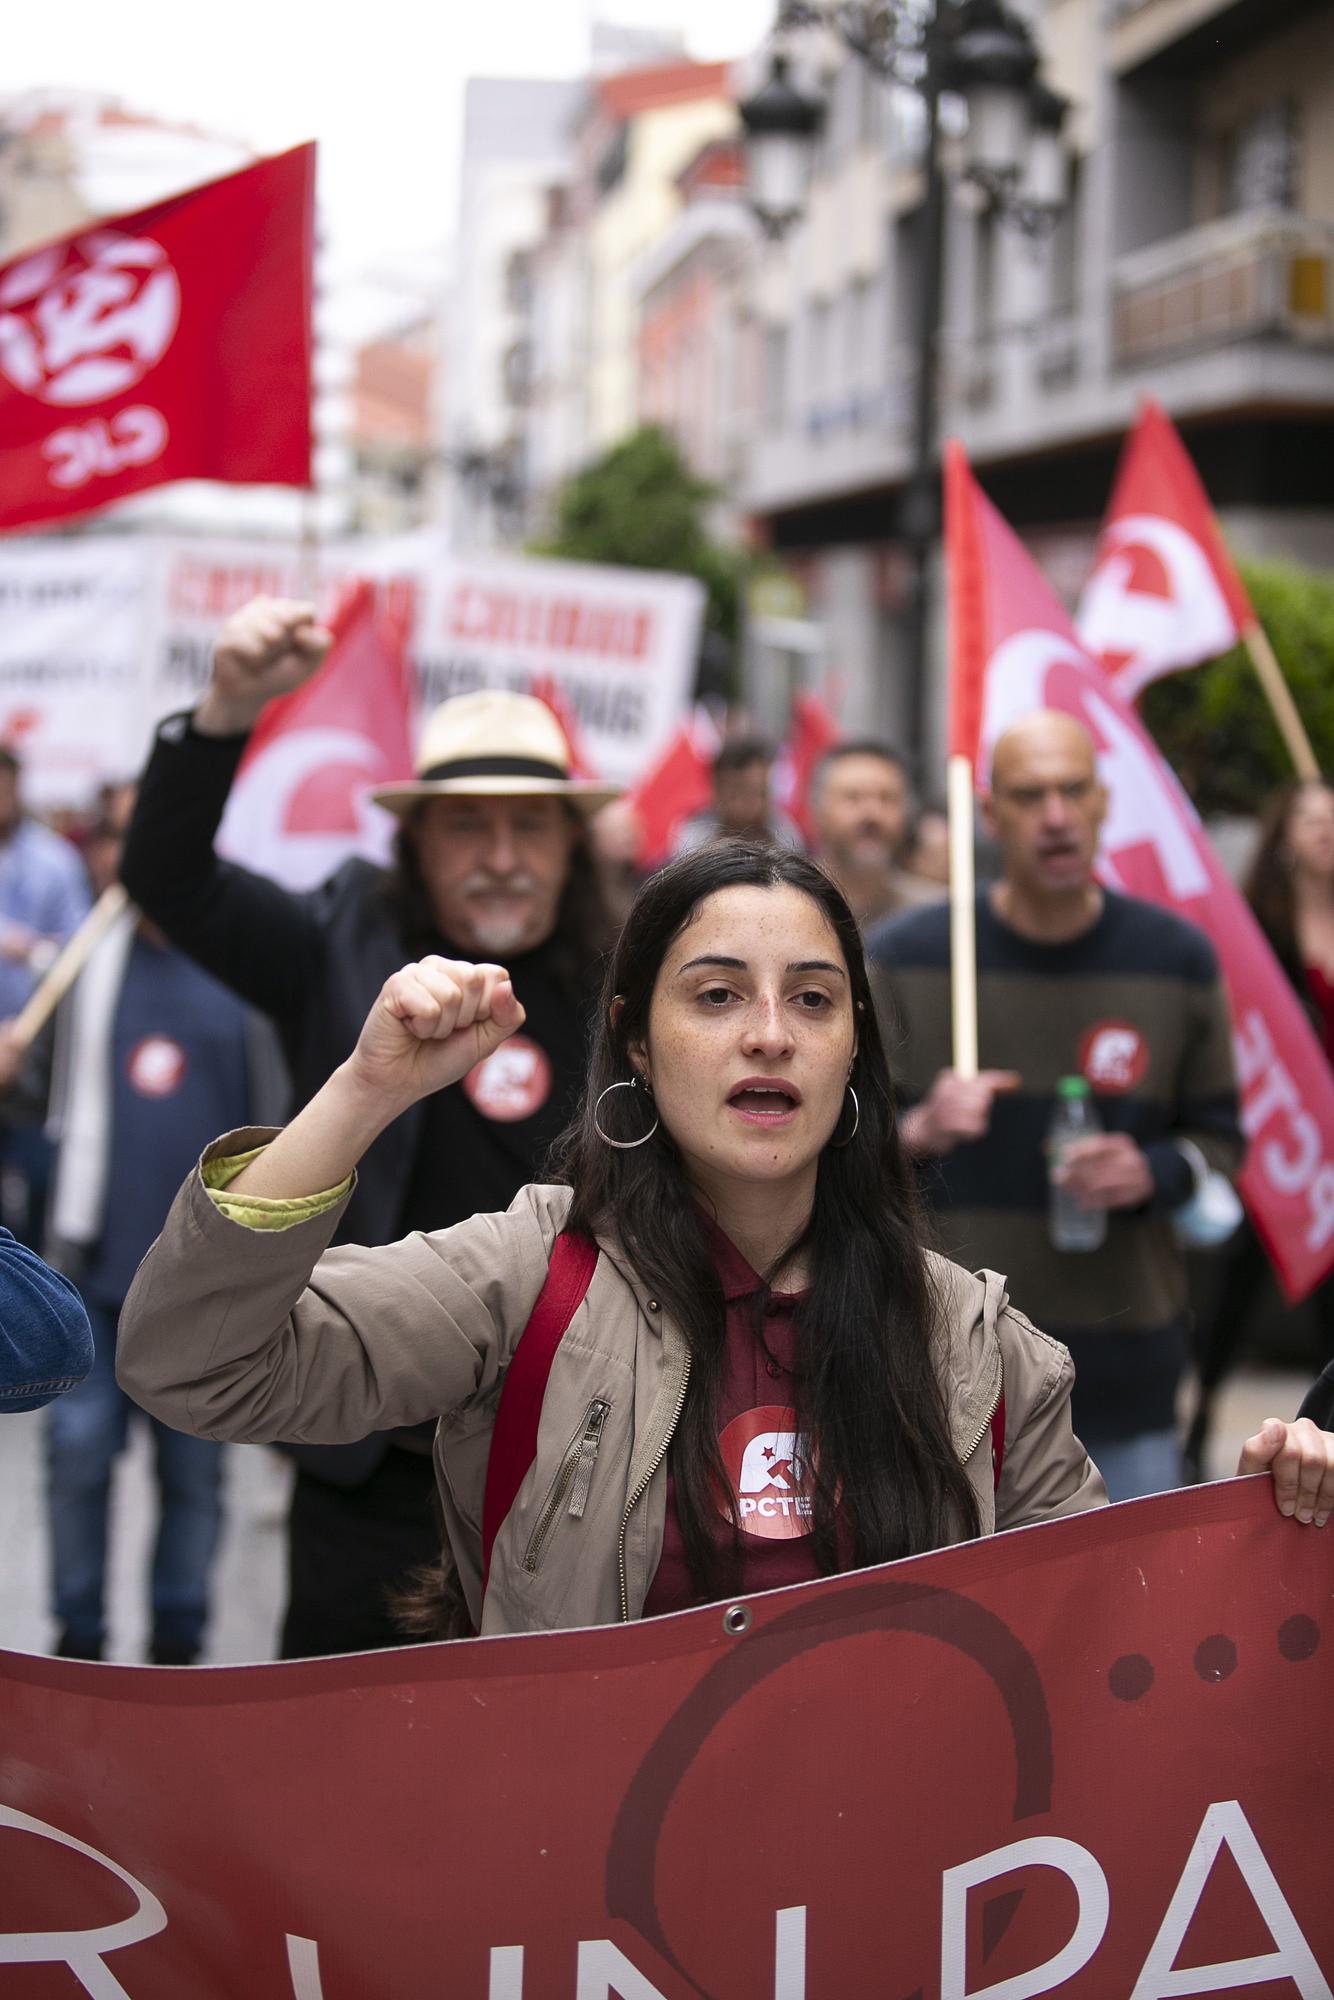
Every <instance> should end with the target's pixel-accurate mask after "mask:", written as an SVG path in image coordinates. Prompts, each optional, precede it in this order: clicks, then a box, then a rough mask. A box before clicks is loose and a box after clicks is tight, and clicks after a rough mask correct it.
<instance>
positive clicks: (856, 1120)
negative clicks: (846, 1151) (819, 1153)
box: [829, 1084, 862, 1153]
mask: <svg viewBox="0 0 1334 2000" xmlns="http://www.w3.org/2000/svg"><path fill="white" fill-rule="evenodd" d="M848 1096H849V1097H850V1098H851V1099H852V1130H851V1131H850V1132H849V1134H848V1136H847V1138H846V1139H838V1140H834V1139H831V1140H830V1141H829V1143H830V1145H831V1146H833V1147H834V1149H835V1151H836V1152H839V1153H841V1152H842V1151H843V1148H844V1147H845V1146H850V1145H851V1144H852V1142H853V1140H854V1139H855V1138H856V1136H857V1131H858V1128H859V1127H860V1125H861V1122H862V1108H861V1105H860V1104H859V1103H858V1102H857V1093H856V1091H855V1090H854V1089H853V1087H852V1085H851V1084H849V1085H848Z"/></svg>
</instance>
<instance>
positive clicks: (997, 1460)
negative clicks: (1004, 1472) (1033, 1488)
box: [991, 1389, 1005, 1493]
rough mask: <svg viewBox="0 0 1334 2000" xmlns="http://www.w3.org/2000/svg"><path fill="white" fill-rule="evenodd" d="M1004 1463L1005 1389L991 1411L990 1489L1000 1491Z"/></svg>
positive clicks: (995, 1491)
mask: <svg viewBox="0 0 1334 2000" xmlns="http://www.w3.org/2000/svg"><path fill="white" fill-rule="evenodd" d="M1004 1464H1005V1391H1004V1390H1003V1389H1002V1390H1001V1398H1000V1401H999V1402H998V1403H997V1405H996V1407H995V1409H994V1410H993V1411H992V1413H991V1479H992V1491H993V1492H994V1493H999V1492H1000V1482H1001V1468H1002V1466H1003V1465H1004Z"/></svg>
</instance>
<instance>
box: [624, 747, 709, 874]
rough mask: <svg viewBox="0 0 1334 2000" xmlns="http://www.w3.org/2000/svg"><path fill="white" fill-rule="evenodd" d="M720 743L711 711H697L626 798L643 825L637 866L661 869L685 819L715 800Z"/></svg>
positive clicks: (640, 825)
mask: <svg viewBox="0 0 1334 2000" xmlns="http://www.w3.org/2000/svg"><path fill="white" fill-rule="evenodd" d="M720 742H721V738H720V737H719V735H718V731H717V730H716V729H715V727H714V725H713V722H712V720H711V719H710V717H709V714H708V712H707V710H705V709H702V708H697V709H695V710H694V712H693V714H691V715H689V716H687V718H686V720H685V721H684V722H683V723H682V724H681V726H680V728H679V729H678V730H677V731H676V733H675V735H673V736H670V737H669V738H668V740H667V743H666V746H665V748H664V749H663V750H662V751H661V753H660V754H659V756H658V757H657V758H656V760H655V761H654V762H653V764H651V765H650V766H649V769H648V770H647V771H645V773H644V775H643V777H642V778H641V779H640V780H639V783H638V784H637V785H634V786H632V787H631V789H630V791H629V792H628V793H627V794H626V798H627V801H628V803H629V804H630V805H631V806H633V808H634V810H635V814H636V816H637V818H638V821H639V829H640V834H639V865H640V867H641V868H657V867H659V866H661V864H662V863H663V862H664V861H665V860H666V859H667V857H668V855H669V854H670V853H671V851H672V835H673V834H674V833H675V832H676V829H677V827H678V826H679V825H680V824H681V821H682V820H683V819H688V818H689V817H690V815H691V813H695V812H702V811H703V809H704V807H705V806H707V805H708V803H709V800H710V799H711V798H712V797H713V760H714V758H715V757H716V756H717V754H718V749H719V744H720Z"/></svg>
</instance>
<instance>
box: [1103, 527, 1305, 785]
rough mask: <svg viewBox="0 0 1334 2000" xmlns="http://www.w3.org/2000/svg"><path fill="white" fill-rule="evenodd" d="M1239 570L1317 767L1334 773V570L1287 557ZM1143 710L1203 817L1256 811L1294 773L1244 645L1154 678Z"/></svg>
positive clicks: (1165, 753)
mask: <svg viewBox="0 0 1334 2000" xmlns="http://www.w3.org/2000/svg"><path fill="white" fill-rule="evenodd" d="M1240 569H1241V573H1242V576H1243V578H1244V580H1245V583H1246V588H1247V590H1248V591H1249V592H1250V595H1251V602H1252V603H1253V604H1254V606H1255V610H1256V615H1257V617H1258V618H1259V620H1260V623H1261V624H1262V625H1263V627H1264V629H1265V631H1266V632H1267V633H1268V634H1269V640H1270V644H1271V645H1272V646H1273V648H1274V652H1275V654H1276V655H1277V657H1278V662H1279V665H1280V666H1281V667H1282V669H1283V672H1284V675H1285V677H1286V679H1287V682H1288V686H1289V687H1290V688H1291V689H1292V696H1293V700H1294V701H1295V702H1296V704H1297V712H1298V714H1299V715H1300V716H1301V718H1302V722H1303V723H1304V725H1305V727H1306V732H1307V734H1308V735H1309V737H1310V739H1311V743H1312V747H1313V748H1314V750H1315V754H1316V756H1317V758H1318V759H1319V761H1320V767H1321V769H1322V770H1324V771H1334V571H1329V570H1311V569H1304V568H1302V567H1301V566H1300V565H1299V564H1297V563H1289V562H1243V563H1242V564H1240ZM1141 713H1142V716H1143V719H1144V722H1145V724H1146V726H1147V727H1148V730H1149V733H1150V734H1151V735H1152V736H1153V738H1154V740H1155V742H1156V743H1157V744H1158V746H1159V748H1160V749H1161V750H1162V751H1163V754H1164V755H1165V756H1166V758H1167V760H1168V762H1169V763H1170V764H1171V765H1172V767H1173V769H1174V770H1175V771H1176V773H1177V776H1178V777H1179V778H1180V779H1181V782H1182V784H1183V785H1184V786H1185V787H1186V790H1187V791H1188V792H1189V793H1190V795H1191V797H1192V799H1194V801H1195V804H1196V806H1197V808H1198V809H1199V811H1200V812H1201V813H1202V814H1204V815H1205V817H1206V818H1207V817H1209V816H1210V815H1211V814H1214V813H1252V812H1255V811H1257V810H1258V808H1259V807H1260V805H1261V804H1262V803H1263V801H1264V799H1265V797H1266V795H1267V794H1268V793H1269V792H1270V791H1271V790H1272V789H1273V787H1274V786H1275V785H1277V784H1281V783H1282V782H1283V781H1284V780H1285V779H1287V778H1290V777H1291V776H1292V761H1291V759H1290V758H1289V756H1288V753H1287V751H1286V750H1285V749H1284V747H1283V739H1282V737H1281V736H1280V735H1279V733H1278V729H1277V726H1276V725H1275V722H1274V718H1273V715H1272V713H1271V711H1270V708H1269V704H1268V702H1267V701H1266V700H1265V697H1264V695H1263V693H1262V692H1261V688H1260V683H1259V680H1258V679H1257V678H1256V673H1255V669H1254V667H1253V666H1252V665H1251V660H1250V655H1249V654H1248V653H1247V652H1246V650H1245V648H1244V647H1242V646H1238V647H1236V648H1234V650H1233V651H1232V652H1230V653H1226V654H1224V656H1223V658H1222V659H1221V660H1215V661H1213V662H1211V663H1210V665H1208V666H1205V667H1197V668H1195V669H1193V670H1190V671H1187V672H1185V673H1179V674H1169V675H1168V676H1167V677H1166V678H1165V679H1164V680H1161V681H1155V682H1154V684H1153V686H1152V687H1149V688H1147V689H1146V690H1145V692H1144V695H1143V698H1142V702H1141Z"/></svg>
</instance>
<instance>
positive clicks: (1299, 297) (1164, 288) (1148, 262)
mask: <svg viewBox="0 0 1334 2000" xmlns="http://www.w3.org/2000/svg"><path fill="white" fill-rule="evenodd" d="M1113 284H1114V299H1113V349H1114V352H1115V356H1116V359H1117V361H1118V362H1121V363H1125V364H1129V363H1138V362H1144V361H1148V360H1154V359H1157V358H1158V357H1160V356H1162V355H1166V354H1170V353H1174V352H1177V351H1179V350H1181V349H1184V348H1200V347H1211V346H1217V345H1218V344H1220V343H1222V342H1227V341H1233V340H1253V339H1257V338H1261V337H1263V336H1266V335H1269V336H1276V337H1278V338H1280V339H1284V340H1290V341H1295V342H1302V343H1307V344H1312V345H1322V344H1326V343H1330V342H1334V227H1332V226H1331V225H1329V224H1327V223H1321V222H1313V221H1310V220H1308V219H1306V218H1305V217H1302V216H1295V215H1290V214H1286V213H1284V212H1283V211H1281V210H1272V209H1259V210H1255V211H1253V212H1251V213H1249V214H1245V215H1230V216H1226V217H1224V218H1223V219H1222V220H1221V221H1219V222H1211V223H1206V224H1205V225H1204V226H1203V227H1202V228H1199V229H1191V230H1187V231H1186V232H1185V233H1184V234H1183V235H1180V236H1173V237H1170V238H1169V239H1168V240H1167V241H1165V242H1162V243H1154V244H1152V245H1150V247H1149V248H1148V249H1145V250H1136V251H1135V252H1133V253H1132V254H1131V255H1130V256H1127V257H1122V258H1121V259H1120V260H1119V261H1118V263H1117V266H1116V271H1115V275H1114V280H1113Z"/></svg>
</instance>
